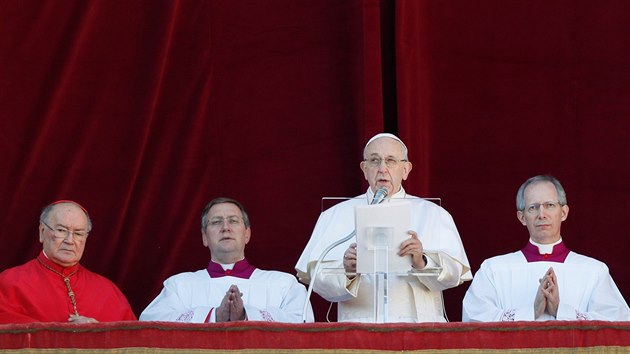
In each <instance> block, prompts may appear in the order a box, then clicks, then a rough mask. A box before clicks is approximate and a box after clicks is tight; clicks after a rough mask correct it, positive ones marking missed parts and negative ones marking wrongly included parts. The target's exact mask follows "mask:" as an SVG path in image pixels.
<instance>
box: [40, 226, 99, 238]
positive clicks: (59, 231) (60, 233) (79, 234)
mask: <svg viewBox="0 0 630 354" xmlns="http://www.w3.org/2000/svg"><path fill="white" fill-rule="evenodd" d="M41 223H42V224H44V225H45V226H46V227H47V228H49V229H50V230H51V231H52V232H53V235H54V236H55V237H56V238H61V239H66V238H67V237H68V235H72V238H73V239H74V240H76V241H83V240H85V239H86V238H87V237H88V235H89V232H87V231H71V230H68V229H66V228H65V227H57V228H54V229H53V228H52V227H50V226H49V225H48V224H46V223H45V222H43V221H42V222H41Z"/></svg>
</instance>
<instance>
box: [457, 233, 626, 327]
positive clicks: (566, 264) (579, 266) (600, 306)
mask: <svg viewBox="0 0 630 354" xmlns="http://www.w3.org/2000/svg"><path fill="white" fill-rule="evenodd" d="M532 250H535V251H538V249H537V248H536V246H534V245H532V244H531V241H530V243H528V245H527V246H526V247H525V248H524V249H523V250H521V251H518V252H514V253H509V254H505V255H501V256H496V257H493V258H490V259H487V260H485V261H484V262H483V263H482V264H481V267H480V269H479V271H478V272H477V273H476V274H475V279H474V280H473V282H472V284H471V285H470V287H469V288H468V291H467V292H466V295H465V296H464V301H463V311H462V320H463V321H465V322H468V321H484V322H486V321H533V320H534V299H535V298H536V292H537V291H538V285H539V284H540V282H539V279H541V278H542V277H543V276H544V275H545V273H546V272H547V270H548V269H549V268H550V267H553V270H554V272H555V273H556V278H557V280H558V293H559V295H560V305H559V306H558V312H557V316H556V317H555V318H554V317H553V316H551V315H549V314H547V313H545V314H543V316H541V317H539V318H538V319H536V320H538V321H546V320H607V321H628V320H630V310H629V309H628V304H627V303H626V301H625V300H624V298H623V296H622V295H621V293H620V292H619V289H618V288H617V286H616V285H615V282H614V281H613V279H612V277H611V276H610V274H609V272H608V267H607V266H606V264H604V263H602V262H600V261H598V260H596V259H593V258H590V257H587V256H583V255H581V254H578V253H575V252H572V251H569V250H568V249H567V248H566V247H565V246H564V244H563V243H559V244H557V245H555V246H554V247H553V254H548V255H545V257H541V258H539V259H537V260H534V259H532V256H527V257H526V255H528V254H531V253H532ZM558 253H560V255H562V254H563V253H565V255H564V256H562V257H560V258H559V257H557V256H554V254H556V255H557V254H558ZM547 256H549V257H547ZM545 258H547V259H549V260H553V259H554V258H555V261H548V260H545ZM528 259H529V261H528Z"/></svg>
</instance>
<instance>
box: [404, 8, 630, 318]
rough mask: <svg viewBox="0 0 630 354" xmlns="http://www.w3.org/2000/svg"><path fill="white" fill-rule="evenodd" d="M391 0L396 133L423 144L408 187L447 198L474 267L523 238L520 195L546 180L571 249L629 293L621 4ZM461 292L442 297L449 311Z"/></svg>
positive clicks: (629, 123) (627, 73)
mask: <svg viewBox="0 0 630 354" xmlns="http://www.w3.org/2000/svg"><path fill="white" fill-rule="evenodd" d="M396 3H397V12H396V16H397V27H396V30H397V53H396V55H397V67H396V70H397V77H398V103H399V114H398V120H399V122H398V124H399V129H400V135H401V136H402V138H403V139H406V141H413V140H416V139H417V140H419V142H420V143H418V142H415V141H414V142H412V143H410V144H409V145H410V146H411V147H410V149H411V152H410V154H411V155H412V157H411V158H412V160H414V161H415V159H418V158H419V159H420V160H421V162H420V166H422V168H423V171H422V172H425V170H426V172H427V173H426V174H421V177H420V179H419V178H418V175H416V178H414V179H413V180H412V181H409V183H408V186H409V185H413V186H414V187H416V188H414V190H420V191H421V193H426V194H421V195H423V196H425V195H426V196H433V197H441V198H442V205H443V206H444V207H445V208H446V209H447V210H449V211H450V212H451V214H452V215H453V217H454V219H455V222H456V224H457V226H458V229H459V231H460V234H461V236H462V239H463V242H464V246H465V247H466V250H467V254H468V257H469V259H470V262H471V266H472V267H473V270H474V271H476V269H478V267H479V265H480V264H481V262H482V261H483V260H484V259H485V258H488V257H492V256H494V255H497V254H503V253H508V252H513V251H516V250H518V249H520V248H521V247H522V246H523V245H524V243H525V242H527V237H528V236H527V231H526V230H525V228H524V227H523V226H521V224H520V223H519V222H518V221H517V219H516V212H515V209H516V207H515V196H516V191H517V189H518V187H519V186H520V184H521V183H522V182H524V181H525V180H526V179H527V178H529V177H532V176H534V175H537V174H552V175H554V176H555V177H557V178H558V179H559V180H560V181H561V182H562V184H563V187H564V188H565V190H566V192H567V197H568V201H569V206H570V213H569V217H568V219H567V221H565V222H564V223H563V227H562V236H563V238H564V240H565V242H566V244H567V245H568V247H569V248H570V249H572V250H574V251H576V252H579V253H583V254H586V255H589V256H592V257H595V258H597V259H599V260H602V261H603V262H605V263H606V264H607V265H608V266H609V268H610V272H611V274H612V276H613V279H614V280H615V281H616V283H617V285H618V287H619V288H620V290H621V292H622V294H623V295H624V296H625V297H626V299H627V297H628V296H630V271H629V270H628V267H626V266H625V263H626V262H625V261H624V260H625V259H626V258H627V249H626V247H617V246H616V245H618V244H621V243H623V244H625V241H623V239H624V235H626V234H627V231H626V230H625V224H624V221H625V220H627V219H628V217H630V214H629V211H630V184H629V183H628V181H630V84H629V82H630V81H629V80H628V79H629V78H630V66H628V63H630V47H629V46H628V45H627V42H626V40H625V38H626V37H627V36H628V34H630V3H628V2H625V1H600V2H592V1H588V0H585V1H582V0H578V1H573V0H567V1H563V0H557V1H542V0H541V1H481V2H477V1H451V0H446V1H413V0H400V1H397V2H396ZM417 165H418V164H415V165H414V166H417ZM416 172H418V171H416V170H415V169H414V172H412V173H416ZM422 179H424V180H422ZM466 289H467V285H465V286H460V287H458V288H456V289H453V290H448V291H447V292H446V294H445V298H446V306H447V311H448V312H449V314H450V315H451V317H453V316H461V312H458V311H461V300H462V298H463V296H464V293H465V290H466Z"/></svg>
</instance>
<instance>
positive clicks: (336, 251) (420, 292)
mask: <svg viewBox="0 0 630 354" xmlns="http://www.w3.org/2000/svg"><path fill="white" fill-rule="evenodd" d="M373 196H374V193H373V192H372V191H371V189H368V191H367V193H366V194H364V195H361V196H358V197H356V198H353V199H350V200H347V201H344V202H342V203H339V204H337V205H335V206H333V207H331V208H329V209H327V210H325V211H324V212H322V213H321V215H320V217H319V219H318V220H317V224H316V225H315V229H314V230H313V233H312V235H311V238H310V240H309V242H308V244H307V245H306V248H305V249H304V251H303V253H302V255H301V257H300V259H299V260H298V262H297V264H296V266H295V268H296V270H297V273H298V278H299V279H300V281H301V282H303V283H305V284H308V283H309V281H310V279H311V276H312V274H311V273H312V272H313V269H314V267H315V264H316V262H317V259H318V258H319V257H320V255H321V254H322V252H323V251H324V249H325V248H326V247H328V246H329V245H331V244H332V243H334V242H335V241H337V240H340V239H342V238H344V237H345V236H347V235H349V234H350V233H351V232H352V231H353V230H354V228H355V207H356V206H357V205H367V204H369V200H372V198H373ZM399 198H404V199H405V201H410V202H411V212H412V213H411V214H412V215H411V219H412V220H411V229H412V230H413V231H416V232H417V233H418V238H419V240H420V241H421V242H422V245H423V248H424V254H425V255H426V257H427V261H428V267H433V268H438V267H439V268H441V271H440V273H439V275H437V276H415V275H405V276H398V275H394V276H389V277H388V289H389V292H388V297H389V299H388V315H387V322H445V321H446V318H445V315H444V308H443V299H442V290H445V289H448V288H452V287H455V286H457V285H459V284H461V283H462V282H464V281H467V280H470V279H472V275H471V273H470V266H469V263H468V258H467V257H466V253H465V251H464V247H463V245H462V241H461V239H460V237H459V233H458V232H457V228H456V227H455V223H454V222H453V218H452V217H451V215H450V214H449V213H448V212H447V211H446V210H444V209H443V208H442V207H440V206H438V205H437V204H435V203H433V202H431V201H426V200H424V199H421V198H418V197H414V196H411V195H406V194H405V191H404V189H402V188H401V191H400V192H398V193H396V194H395V195H393V196H392V197H391V199H393V200H396V199H399ZM389 201H390V199H386V200H385V203H387V202H389ZM353 242H356V237H355V238H352V239H350V240H349V241H347V242H346V243H344V244H341V245H339V246H337V247H336V248H333V249H332V250H331V251H330V252H329V253H328V255H327V256H326V257H325V258H324V260H323V262H322V266H321V268H320V271H319V272H318V274H316V275H315V276H314V277H315V283H314V288H313V289H314V291H315V292H317V293H318V294H319V295H320V296H322V297H323V298H325V299H326V300H328V301H331V302H338V321H340V322H346V321H347V322H374V320H375V318H374V314H373V307H374V305H373V294H374V279H373V276H372V275H369V274H362V275H361V276H357V277H355V278H354V279H353V280H349V279H348V277H346V275H345V274H344V273H343V255H344V252H345V250H346V249H347V248H348V246H349V245H350V244H351V243H353ZM331 268H333V269H338V270H340V271H338V272H333V271H326V269H331ZM322 269H323V270H322Z"/></svg>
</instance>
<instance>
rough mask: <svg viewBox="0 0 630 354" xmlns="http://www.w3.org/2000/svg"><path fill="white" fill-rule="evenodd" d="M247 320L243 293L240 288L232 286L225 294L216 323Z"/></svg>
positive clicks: (218, 308)
mask: <svg viewBox="0 0 630 354" xmlns="http://www.w3.org/2000/svg"><path fill="white" fill-rule="evenodd" d="M243 320H245V306H244V305H243V293H242V292H241V291H240V290H239V289H238V286H236V285H234V284H232V286H230V288H229V289H228V291H227V292H226V293H225V296H224V297H223V300H221V305H219V307H217V313H216V321H217V322H228V321H243Z"/></svg>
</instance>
